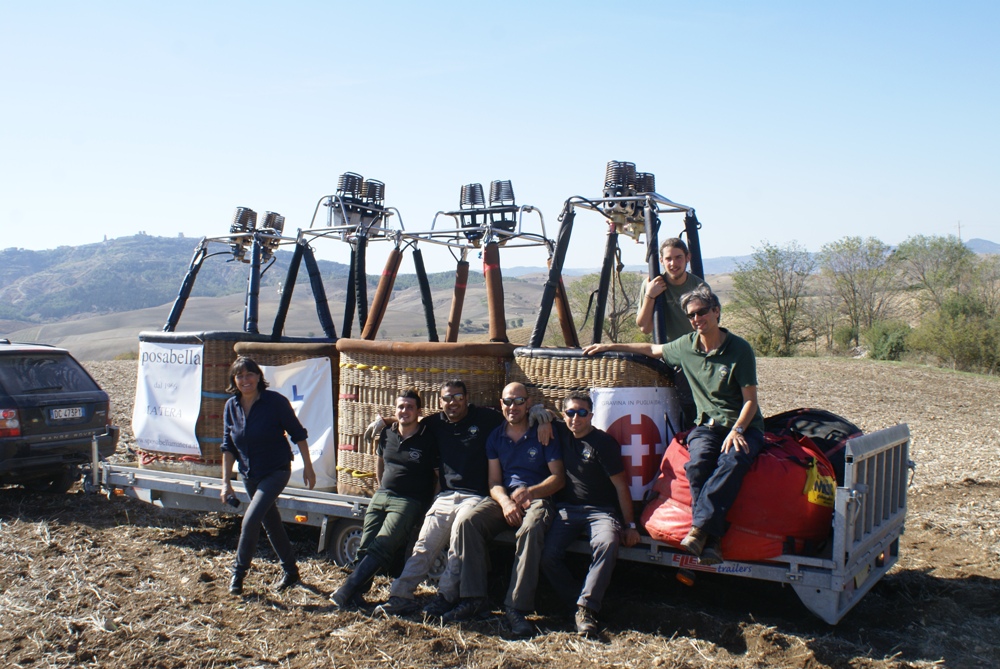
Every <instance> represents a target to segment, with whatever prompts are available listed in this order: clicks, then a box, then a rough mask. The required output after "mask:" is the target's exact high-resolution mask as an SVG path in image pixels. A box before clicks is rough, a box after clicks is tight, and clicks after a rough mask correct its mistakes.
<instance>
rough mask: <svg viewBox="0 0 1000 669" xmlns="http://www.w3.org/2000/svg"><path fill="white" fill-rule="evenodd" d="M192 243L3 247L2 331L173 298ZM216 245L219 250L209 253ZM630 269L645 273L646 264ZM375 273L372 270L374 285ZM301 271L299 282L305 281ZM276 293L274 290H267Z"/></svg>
mask: <svg viewBox="0 0 1000 669" xmlns="http://www.w3.org/2000/svg"><path fill="white" fill-rule="evenodd" d="M196 243H197V242H196V240H195V239H193V238H190V237H155V236H152V235H147V234H143V233H140V234H137V235H133V236H131V237H119V238H117V239H110V240H107V241H105V242H99V243H96V244H86V245H82V246H60V247H58V248H56V249H49V250H44V251H32V250H26V249H18V248H8V249H4V250H2V251H0V333H3V332H12V331H15V330H19V329H21V328H24V327H29V326H32V325H41V324H46V323H57V322H62V321H68V320H74V319H79V318H85V317H88V316H100V315H104V314H115V313H123V312H128V311H134V310H140V309H147V308H150V307H156V306H159V305H163V304H168V303H170V302H172V301H173V300H174V298H175V297H176V296H177V291H178V289H179V287H180V283H181V278H182V276H183V273H184V271H186V268H187V267H188V265H189V264H190V262H191V257H192V254H193V252H194V249H195V245H196ZM965 244H966V246H967V247H969V248H970V249H971V250H973V251H974V252H976V253H980V254H1000V244H997V243H995V242H991V241H988V240H985V239H970V240H968V241H967V242H966V243H965ZM213 250H218V247H215V248H214V249H210V251H213ZM291 256H292V254H291V252H290V251H285V250H278V251H277V252H276V253H275V262H274V265H273V266H271V267H270V269H268V271H267V272H265V274H264V275H263V276H262V279H261V287H262V288H276V287H277V286H278V284H279V283H281V282H283V281H284V279H285V276H286V274H287V271H288V263H289V261H290V259H291ZM750 257H751V256H749V255H746V256H723V257H717V258H705V259H704V261H703V264H704V267H705V275H706V276H711V275H720V274H729V273H731V272H733V271H735V269H736V267H737V264H738V263H744V262H747V261H748V260H750ZM317 264H318V266H319V269H320V273H321V275H322V277H323V281H324V284H325V286H326V288H327V291H330V290H331V289H332V288H333V287H334V286H340V285H342V284H343V281H344V279H346V277H347V276H348V266H347V265H345V264H342V263H337V262H332V261H327V260H319V261H317ZM626 269H627V270H628V271H635V272H644V271H645V270H646V268H645V266H643V265H632V266H628V267H627V268H626ZM598 272H600V268H598V267H593V268H566V269H565V271H564V274H565V275H566V276H582V275H585V274H593V273H598ZM503 273H504V276H507V277H510V278H517V277H521V276H525V275H541V276H544V275H546V274H547V273H548V270H547V269H546V268H544V267H523V266H514V267H504V268H503ZM246 277H247V268H246V266H245V265H244V264H243V263H238V262H218V261H212V260H208V261H207V262H205V263H204V265H203V266H202V269H201V271H200V272H199V274H198V280H197V281H196V282H195V286H194V291H193V293H192V297H220V296H224V295H233V294H242V293H243V292H244V291H245V289H246ZM454 277H455V273H454V270H449V271H445V272H438V273H434V274H430V275H429V277H428V278H429V280H430V284H431V287H432V288H433V289H435V290H438V289H442V288H447V287H450V286H451V285H453V283H454ZM377 281H378V275H373V274H369V276H368V282H369V286H371V288H372V289H374V287H375V285H376V284H377ZM307 282H308V277H307V274H306V271H305V268H304V267H302V268H301V269H300V271H299V274H298V278H297V280H296V285H302V284H306V283H307ZM416 283H417V282H416V276H415V275H414V274H400V275H399V276H398V277H397V279H396V282H395V285H394V287H393V290H394V292H399V291H403V290H407V289H409V288H413V287H414V286H416ZM469 283H470V284H471V285H479V284H482V283H483V277H482V274H481V273H479V272H472V273H470V276H469ZM272 292H273V291H272Z"/></svg>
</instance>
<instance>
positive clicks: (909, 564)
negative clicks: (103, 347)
mask: <svg viewBox="0 0 1000 669" xmlns="http://www.w3.org/2000/svg"><path fill="white" fill-rule="evenodd" d="M87 366H88V368H89V369H90V370H91V371H92V373H93V374H94V375H95V376H96V377H97V378H98V380H99V381H100V382H101V383H102V385H103V386H104V387H105V388H106V389H107V390H108V391H109V392H110V393H111V394H112V396H113V397H114V401H115V413H116V416H117V422H118V423H119V424H120V425H122V426H123V427H124V429H123V437H122V449H123V450H124V448H125V447H127V446H129V445H130V444H131V439H132V437H131V433H130V432H129V430H128V424H129V415H130V413H131V403H132V394H133V389H134V381H135V367H134V363H129V362H100V363H91V364H88V365H87ZM760 388H761V403H762V406H763V409H764V412H765V414H773V413H777V412H779V411H783V410H785V409H790V408H794V407H799V406H813V407H819V408H825V409H829V410H831V411H834V412H836V413H839V414H841V415H843V416H845V417H847V418H850V419H851V420H853V421H855V422H856V423H858V424H859V425H860V426H861V427H862V428H863V429H865V430H866V431H871V430H875V429H878V428H882V427H887V426H889V425H893V424H895V423H899V422H905V423H907V424H909V426H910V430H911V432H912V435H913V440H912V450H911V457H912V458H913V460H915V461H916V463H917V470H916V476H915V479H914V482H913V486H912V487H911V488H910V490H909V514H908V519H907V528H906V533H905V535H904V536H903V538H902V543H901V557H900V561H899V564H898V565H897V566H896V568H895V569H894V570H893V571H892V572H891V573H890V574H889V575H888V576H887V577H886V578H884V579H883V580H882V581H881V582H880V583H879V584H877V585H876V587H875V588H874V589H873V590H872V592H871V593H869V594H868V595H867V596H866V597H865V598H864V599H863V600H862V601H861V603H860V604H859V605H858V606H857V607H856V608H855V609H854V610H852V611H851V612H850V613H848V615H847V616H846V617H845V619H844V620H843V621H841V623H840V624H839V625H837V626H829V625H826V624H825V623H823V622H821V621H820V620H818V619H817V618H815V617H813V616H812V615H811V614H809V613H808V612H807V611H806V610H805V609H804V608H803V607H802V605H801V604H800V603H799V602H798V600H797V599H796V598H795V596H794V594H793V593H791V592H790V591H789V590H788V589H785V588H782V587H781V586H780V585H777V584H773V583H766V582H757V581H750V580H747V579H739V578H734V577H725V576H715V577H711V575H706V574H701V575H699V578H698V581H697V583H696V584H695V586H694V587H693V588H687V587H685V586H683V585H681V584H680V583H679V582H678V581H677V580H676V579H675V578H674V575H675V573H674V571H673V570H670V569H664V568H655V567H650V566H644V565H637V564H631V563H622V564H620V566H619V568H618V571H617V572H616V575H615V581H614V583H613V586H612V591H611V593H610V594H609V596H608V598H607V601H606V602H605V609H604V611H603V612H602V619H603V621H604V623H605V624H606V629H605V631H604V632H603V633H602V634H601V636H600V638H597V639H593V640H586V639H581V638H579V637H577V636H576V635H575V634H573V633H572V628H571V625H570V624H569V623H568V622H567V621H566V620H565V619H563V618H562V617H561V616H560V615H559V612H558V611H557V610H556V609H555V608H554V607H553V606H552V604H551V601H552V598H551V596H550V595H549V594H548V593H547V592H545V591H544V590H543V591H542V592H541V593H540V595H539V607H540V611H539V614H538V615H536V616H533V617H532V618H531V620H532V621H533V622H534V623H535V625H536V627H537V628H538V634H537V635H536V636H535V637H533V638H531V639H529V640H515V639H513V638H512V637H511V636H510V635H509V633H508V632H507V631H506V629H505V628H504V627H503V626H502V625H501V624H500V622H499V618H498V617H497V616H493V617H492V618H491V619H489V620H483V621H478V622H474V623H471V624H466V625H462V626H455V625H452V626H442V625H440V624H436V623H432V622H424V621H422V620H418V619H415V618H414V619H401V618H390V617H385V616H382V615H379V614H378V613H377V612H376V613H375V614H374V615H370V614H367V613H365V612H341V611H338V610H336V609H334V608H333V607H332V606H330V605H329V603H328V600H327V595H328V594H329V593H330V592H332V591H333V590H334V589H335V588H336V587H337V586H338V585H339V584H340V583H341V582H342V580H343V579H344V577H345V572H344V571H343V570H342V569H341V568H339V567H336V566H334V565H333V564H331V563H330V562H328V561H327V560H326V559H325V557H324V556H320V555H317V554H316V552H315V545H316V539H317V534H316V532H315V530H310V529H309V528H293V529H292V537H293V540H294V541H295V543H296V547H297V549H298V552H299V555H300V556H301V564H300V566H301V569H302V574H303V578H304V581H305V583H306V584H307V586H306V587H298V588H294V589H291V590H290V591H287V592H285V593H283V594H275V593H273V592H272V591H271V589H270V587H269V586H270V584H271V583H273V582H275V581H276V580H277V579H278V578H279V576H280V573H279V571H280V570H279V568H278V566H277V565H276V564H275V563H274V562H273V557H272V554H271V552H270V548H269V547H267V548H262V549H261V555H260V556H259V558H258V559H257V560H256V561H255V563H254V564H255V568H254V571H252V572H251V574H250V576H249V577H248V583H247V585H248V587H247V594H246V595H245V596H244V597H231V596H229V595H228V594H227V592H226V585H227V582H228V574H227V567H228V566H229V564H230V563H231V561H232V557H233V551H234V548H235V545H236V539H237V536H238V532H239V526H238V519H237V518H236V517H234V516H229V515H225V514H212V513H210V514H192V513H178V512H168V511H164V510H161V509H158V508H156V507H152V506H150V505H147V504H144V503H141V502H138V501H135V500H131V499H128V498H115V499H112V500H109V499H107V498H105V497H102V496H96V495H87V494H85V493H83V492H82V491H80V490H79V489H74V490H73V491H72V492H71V493H70V494H68V495H59V496H53V495H40V494H31V493H27V492H25V491H23V490H21V489H19V488H13V487H11V488H5V489H0V554H2V556H3V558H2V560H0V654H2V655H3V656H4V657H6V658H7V660H6V661H5V665H6V666H8V667H116V668H123V669H131V668H139V667H142V668H144V669H145V668H149V667H154V668H175V667H248V668H249V667H290V668H291V667H496V668H508V669H515V668H521V667H524V668H527V667H734V668H740V669H748V668H750V667H797V668H803V669H819V668H824V667H831V668H832V667H836V668H847V667H851V668H858V669H860V668H866V669H867V668H872V669H889V668H902V667H956V668H958V667H982V668H990V669H992V668H994V667H997V666H1000V634H998V632H1000V469H998V467H997V464H996V460H997V456H998V455H1000V449H998V447H997V444H998V442H1000V410H998V402H997V399H996V398H997V394H998V391H1000V380H998V379H992V378H984V377H976V376H970V375H961V374H954V373H950V372H947V371H942V370H934V369H927V368H921V367H911V366H904V365H896V364H885V363H872V362H869V361H865V360H846V359H792V360H770V359H765V360H761V361H760ZM264 543H266V542H262V544H264ZM498 571H500V572H502V571H503V570H502V569H499V570H498ZM388 584H389V580H388V579H386V578H383V577H380V578H379V579H378V580H377V582H376V586H377V587H376V589H375V590H374V591H373V592H372V593H370V595H369V599H370V600H372V601H375V600H378V601H382V600H384V599H385V598H386V597H387V596H388ZM495 586H496V589H497V591H498V592H502V587H503V586H502V583H499V582H498V583H497V584H495ZM430 592H431V591H430V590H427V591H423V590H422V591H420V594H427V595H429V594H430Z"/></svg>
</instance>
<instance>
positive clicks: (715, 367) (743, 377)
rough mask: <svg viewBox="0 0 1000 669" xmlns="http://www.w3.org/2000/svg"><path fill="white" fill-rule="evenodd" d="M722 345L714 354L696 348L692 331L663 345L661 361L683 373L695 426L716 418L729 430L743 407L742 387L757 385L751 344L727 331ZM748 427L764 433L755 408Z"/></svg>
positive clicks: (761, 416)
mask: <svg viewBox="0 0 1000 669" xmlns="http://www.w3.org/2000/svg"><path fill="white" fill-rule="evenodd" d="M721 330H722V331H723V332H724V333H726V338H725V339H724V340H723V341H722V346H720V347H719V348H717V349H716V350H714V351H709V352H708V353H706V352H705V351H701V350H699V349H698V333H696V332H692V333H690V334H688V335H686V336H684V337H681V338H680V339H675V340H674V341H672V342H670V343H668V344H664V345H663V353H662V355H663V359H664V360H665V361H666V362H667V363H668V364H671V365H677V366H679V367H680V368H681V369H682V370H684V376H686V377H687V380H688V383H689V384H690V385H691V394H692V395H694V405H695V409H697V411H698V417H697V420H695V423H697V424H698V425H701V424H703V423H706V422H708V420H709V419H710V418H711V419H715V421H716V422H717V423H722V424H723V425H727V426H729V427H732V426H733V425H734V424H735V423H736V420H737V419H738V418H739V417H740V410H741V409H742V408H743V388H745V387H747V386H756V385H757V359H756V358H755V357H754V353H753V347H752V346H750V343H749V342H748V341H747V340H745V339H742V338H740V337H737V336H736V335H734V334H733V333H731V332H730V331H729V330H726V329H725V328H721ZM750 427H755V428H757V429H758V430H761V431H763V430H764V416H763V415H761V413H760V407H759V406H758V407H757V414H756V415H755V416H754V417H753V421H751V423H750Z"/></svg>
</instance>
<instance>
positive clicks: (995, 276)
mask: <svg viewBox="0 0 1000 669" xmlns="http://www.w3.org/2000/svg"><path fill="white" fill-rule="evenodd" d="M973 287H974V289H975V293H976V295H977V297H978V298H979V301H980V303H981V304H982V305H983V311H984V313H985V314H986V316H987V317H988V318H1000V256H997V255H991V256H982V257H981V258H979V259H978V260H977V262H976V263H975V269H974V271H973Z"/></svg>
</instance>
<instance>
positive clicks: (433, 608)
mask: <svg viewBox="0 0 1000 669" xmlns="http://www.w3.org/2000/svg"><path fill="white" fill-rule="evenodd" d="M453 608H455V603H454V602H449V601H448V600H447V599H445V598H444V596H443V595H435V597H434V599H432V600H431V601H430V602H429V603H428V604H427V606H425V607H424V615H425V616H430V617H432V618H440V617H441V616H443V615H444V614H446V613H448V612H449V611H451V610H452V609H453Z"/></svg>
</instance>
